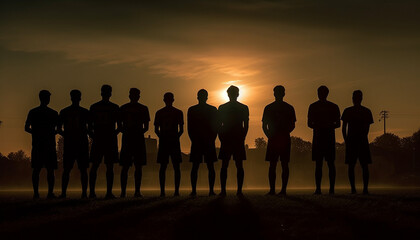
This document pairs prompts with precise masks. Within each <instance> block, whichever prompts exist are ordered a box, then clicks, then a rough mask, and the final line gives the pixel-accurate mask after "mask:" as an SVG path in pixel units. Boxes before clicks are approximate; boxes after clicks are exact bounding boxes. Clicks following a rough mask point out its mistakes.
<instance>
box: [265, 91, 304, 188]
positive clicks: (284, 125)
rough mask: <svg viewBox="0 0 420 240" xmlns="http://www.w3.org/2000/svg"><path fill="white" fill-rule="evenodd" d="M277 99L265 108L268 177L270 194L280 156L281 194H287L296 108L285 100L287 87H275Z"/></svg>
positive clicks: (273, 186) (274, 183)
mask: <svg viewBox="0 0 420 240" xmlns="http://www.w3.org/2000/svg"><path fill="white" fill-rule="evenodd" d="M273 91H274V97H275V101H274V102H272V103H270V104H269V105H267V106H266V107H265V108H264V113H263V118H262V128H263V131H264V133H265V135H266V136H267V138H268V143H267V153H266V156H265V160H266V161H269V162H270V168H269V170H268V179H269V183H270V191H269V192H268V194H269V195H274V194H275V189H276V186H275V185H276V168H277V161H278V160H279V158H280V162H281V166H282V187H281V191H280V193H279V194H282V195H285V194H286V188H287V183H288V181H289V162H290V143H291V141H290V133H291V132H292V131H293V129H295V122H296V114H295V109H294V108H293V107H292V106H291V105H290V104H288V103H286V102H284V101H283V98H284V96H285V89H284V87H283V86H281V85H279V86H276V87H274V89H273Z"/></svg>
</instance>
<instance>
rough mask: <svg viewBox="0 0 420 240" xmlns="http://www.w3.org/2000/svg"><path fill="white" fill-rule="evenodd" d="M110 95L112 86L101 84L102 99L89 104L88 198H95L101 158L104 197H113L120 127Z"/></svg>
mask: <svg viewBox="0 0 420 240" xmlns="http://www.w3.org/2000/svg"><path fill="white" fill-rule="evenodd" d="M111 95H112V87H111V86H109V85H103V86H102V88H101V96H102V100H101V101H99V102H97V103H94V104H93V105H92V106H90V110H89V112H90V121H89V132H90V135H91V137H92V140H93V141H92V148H91V152H90V161H91V162H92V167H91V169H90V174H89V187H90V193H89V197H90V198H96V194H95V184H96V176H97V172H98V168H99V165H100V163H101V162H102V158H104V163H105V165H106V190H107V191H106V195H105V198H107V199H111V198H115V196H114V195H113V194H112V185H113V183H114V163H117V162H118V142H117V135H118V132H119V129H120V120H119V107H118V105H116V104H114V103H112V102H110V101H109V99H110V98H111ZM117 126H118V127H117ZM116 127H117V128H116Z"/></svg>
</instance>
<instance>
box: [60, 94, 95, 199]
mask: <svg viewBox="0 0 420 240" xmlns="http://www.w3.org/2000/svg"><path fill="white" fill-rule="evenodd" d="M81 97H82V93H81V92H80V91H79V90H72V91H71V92H70V98H71V102H72V104H71V105H70V106H68V107H66V108H64V109H63V110H61V111H60V115H59V124H58V133H59V134H61V135H62V136H63V138H64V153H63V168H64V170H63V176H62V181H61V182H62V186H61V189H62V190H61V195H60V198H65V197H66V192H67V186H68V184H69V179H70V171H71V170H72V168H73V165H74V162H75V161H76V160H77V167H78V168H79V170H80V180H81V183H82V198H87V185H88V173H87V169H88V167H89V141H88V122H89V110H87V109H86V108H83V107H81V106H80V100H81ZM63 128H64V129H63Z"/></svg>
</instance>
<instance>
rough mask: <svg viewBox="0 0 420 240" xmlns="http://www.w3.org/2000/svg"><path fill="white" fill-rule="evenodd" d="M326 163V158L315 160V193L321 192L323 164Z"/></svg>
mask: <svg viewBox="0 0 420 240" xmlns="http://www.w3.org/2000/svg"><path fill="white" fill-rule="evenodd" d="M323 164H324V160H323V159H322V158H321V159H317V160H316V161H315V185H316V189H315V192H314V194H321V181H322V165H323Z"/></svg>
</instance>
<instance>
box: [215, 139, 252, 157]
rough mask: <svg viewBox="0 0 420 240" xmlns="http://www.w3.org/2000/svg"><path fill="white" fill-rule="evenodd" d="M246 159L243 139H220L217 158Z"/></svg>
mask: <svg viewBox="0 0 420 240" xmlns="http://www.w3.org/2000/svg"><path fill="white" fill-rule="evenodd" d="M232 156H233V160H235V161H236V160H246V152H245V141H244V140H239V141H238V140H228V139H226V140H222V141H221V146H220V152H219V159H222V160H230V158H231V157H232Z"/></svg>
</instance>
